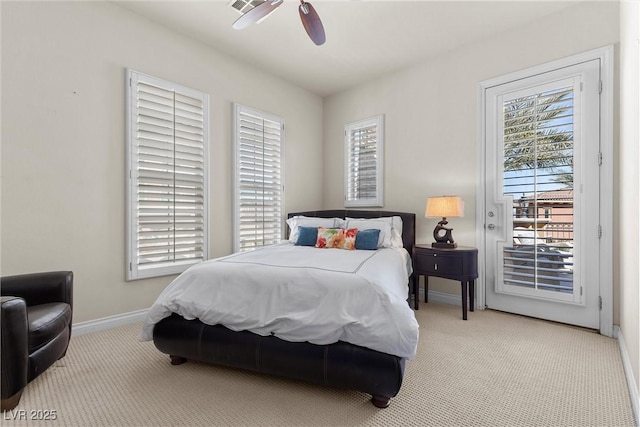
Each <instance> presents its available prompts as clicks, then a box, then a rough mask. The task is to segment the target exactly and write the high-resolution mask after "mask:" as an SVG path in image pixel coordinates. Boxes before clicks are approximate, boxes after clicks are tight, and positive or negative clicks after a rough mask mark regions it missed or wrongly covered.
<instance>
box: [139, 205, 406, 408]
mask: <svg viewBox="0 0 640 427" xmlns="http://www.w3.org/2000/svg"><path fill="white" fill-rule="evenodd" d="M296 217H312V218H327V219H330V218H336V217H337V218H358V219H376V218H378V219H381V218H389V217H399V218H401V219H402V233H401V236H399V238H400V239H401V243H400V244H401V245H402V247H403V248H404V250H406V252H405V251H404V250H403V249H394V250H395V252H397V253H400V252H402V256H403V260H407V261H406V262H407V263H408V266H407V267H405V268H406V270H407V271H405V275H404V276H402V278H403V279H404V284H401V285H400V286H398V284H397V283H394V284H393V286H394V287H393V288H392V289H393V290H391V291H389V292H387V291H381V290H380V289H382V288H383V287H385V286H387V284H386V282H385V281H386V280H387V277H391V276H384V275H385V274H386V273H385V271H386V270H390V271H392V270H393V269H394V268H397V267H394V266H392V264H389V266H388V267H387V266H386V264H384V262H386V258H384V257H387V256H389V257H390V258H389V259H390V260H393V259H394V258H393V257H395V256H396V255H394V254H393V253H392V252H393V251H391V249H392V248H384V249H378V250H374V251H364V250H363V251H342V250H337V249H328V250H324V249H317V248H313V249H312V248H300V247H298V249H293V248H292V247H291V246H293V245H292V244H290V243H287V242H285V243H283V244H281V245H273V247H270V248H269V249H268V250H267V249H265V250H264V256H265V257H267V258H268V257H271V258H272V259H274V260H275V263H276V264H278V263H279V262H280V261H279V260H283V261H282V262H283V263H284V262H285V261H284V259H287V261H286V262H287V263H289V262H292V263H295V262H298V261H296V259H297V258H298V257H297V256H296V255H297V254H298V253H301V254H308V253H311V252H310V251H316V252H313V256H309V255H304V256H303V257H306V259H308V260H309V261H305V263H304V265H305V268H297V267H299V266H298V265H293V266H291V265H289V264H287V265H286V268H284V270H293V271H294V273H293V274H294V275H293V276H291V277H289V276H287V278H286V279H282V280H281V281H282V283H281V284H278V285H277V286H276V285H273V288H274V290H272V291H270V292H271V293H264V292H263V290H262V288H247V289H256V290H255V294H253V292H254V291H253V290H252V291H247V290H246V289H245V288H243V287H242V286H241V285H243V284H244V281H246V282H250V281H256V280H255V277H256V275H259V278H260V279H259V280H257V281H258V282H259V281H261V282H262V285H261V286H262V287H264V288H267V289H269V287H270V286H272V285H271V280H268V278H269V277H270V274H272V273H271V272H270V271H271V270H269V269H272V270H274V271H275V269H274V267H273V265H272V264H269V265H268V266H267V267H266V268H267V270H252V269H253V268H254V267H255V268H262V267H261V266H260V265H259V264H263V263H266V262H267V261H263V258H257V257H258V256H262V255H260V250H255V251H252V252H253V253H249V254H248V255H239V254H233V255H230V256H229V257H223V258H221V259H217V260H211V261H206V262H204V263H201V264H198V266H197V268H194V267H192V268H190V269H189V270H187V272H185V273H183V274H182V275H181V276H179V277H178V278H177V279H176V280H175V281H174V282H173V283H172V284H171V285H170V286H169V287H168V288H167V289H165V291H163V293H162V294H161V295H160V297H159V298H158V300H157V301H156V303H155V304H154V305H153V306H152V308H151V309H150V311H149V314H148V315H147V320H146V321H145V325H144V326H143V336H142V339H143V340H145V339H146V340H148V339H151V337H152V339H153V342H154V344H155V346H156V347H157V348H158V350H160V351H161V352H163V353H166V354H168V355H169V356H170V360H171V363H172V364H173V365H179V364H182V363H184V362H186V361H187V360H194V361H201V362H207V363H213V364H218V365H224V366H229V367H235V368H241V369H247V370H251V371H255V372H261V373H265V374H270V375H276V376H282V377H287V378H292V379H297V380H302V381H307V382H311V383H316V384H321V385H326V386H329V387H337V388H345V389H350V390H355V391H359V392H363V393H367V394H370V395H371V396H372V398H371V401H372V403H373V404H374V405H375V406H376V407H379V408H385V407H387V406H388V405H389V403H390V400H391V398H392V397H394V396H396V395H397V393H398V392H399V390H400V387H401V385H402V379H403V376H404V367H405V361H406V360H407V359H410V358H411V357H413V355H415V350H416V348H417V338H418V332H417V329H418V326H417V322H416V321H415V316H414V315H413V311H412V310H411V309H410V308H409V305H408V296H409V295H411V294H412V293H413V294H414V296H415V297H417V295H416V292H415V288H416V287H415V281H414V280H412V279H413V276H412V274H411V265H410V262H411V261H410V260H411V259H412V258H411V255H412V250H413V245H414V243H415V214H413V213H404V212H391V211H365V210H325V211H306V212H295V213H290V214H289V215H288V218H289V219H291V218H296ZM380 236H382V232H381V233H380ZM381 238H382V237H381ZM291 250H295V251H300V252H295V253H294V254H293V255H291V252H288V251H291ZM304 250H306V251H307V252H303V251H304ZM243 254H247V253H243ZM352 254H353V256H352ZM336 255H342V256H341V258H343V259H341V260H339V261H335V262H336V266H335V267H331V269H330V270H331V271H325V270H327V269H326V268H324V267H322V266H321V264H317V265H316V264H314V263H321V262H323V261H322V259H324V258H325V257H327V259H333V258H331V257H335V256H336ZM352 257H353V260H351V259H352ZM358 257H359V258H358ZM383 260H385V261H383ZM269 262H270V263H271V262H272V261H269ZM331 262H334V261H331ZM393 262H396V261H393ZM232 264H240V265H239V266H238V265H233V266H232ZM338 264H339V265H338ZM396 264H397V262H396ZM393 265H395V264H393ZM354 266H355V267H354ZM380 266H385V267H384V268H383V269H382V270H380ZM232 267H233V268H236V269H238V270H246V273H245V274H246V276H242V275H241V274H240V273H239V272H238V273H235V271H236V270H233V271H234V276H233V278H231V277H232V276H231V275H230V273H229V272H230V271H232V270H230V269H231V268H232ZM238 267H239V268H238ZM214 268H215V269H217V270H213V269H214ZM221 268H222V269H223V270H220V269H221ZM376 268H378V270H375V269H376ZM227 269H228V270H227ZM197 270H202V272H199V271H197ZM301 270H305V272H306V273H305V274H308V276H304V278H302V277H301V276H300V274H302V273H301ZM343 270H344V271H343ZM352 270H353V272H355V271H357V274H351V273H352ZM211 272H216V274H217V275H218V276H221V277H224V279H216V280H215V281H212V282H215V284H214V285H211V286H213V289H215V290H217V291H218V292H215V295H216V296H215V297H212V299H216V300H217V302H216V303H215V304H223V305H225V306H231V307H229V308H230V310H228V312H226V313H222V314H221V313H219V311H216V310H210V305H211V304H214V303H211V302H210V301H208V298H199V297H196V296H192V297H187V296H185V295H189V294H190V293H193V292H195V291H193V290H194V289H197V292H201V291H202V289H204V288H207V287H208V286H209V285H210V283H208V281H209V280H210V278H211V276H210V274H211ZM207 274H209V276H206V275H207ZM235 274H238V277H235ZM273 274H275V273H273ZM287 274H289V273H288V271H287ZM296 274H297V275H296ZM320 274H322V275H329V277H330V278H335V280H333V281H331V283H330V284H329V285H328V286H330V289H331V292H334V291H335V292H343V294H338V293H336V297H335V299H338V300H341V301H342V300H349V299H350V298H352V297H351V296H349V295H350V293H351V294H355V298H353V299H357V300H358V301H363V302H364V304H368V305H369V306H370V309H369V310H368V312H367V310H366V308H365V309H364V310H363V309H362V308H355V307H354V308H353V313H347V314H344V312H345V309H344V308H341V307H337V308H336V307H334V306H337V303H334V300H331V299H330V298H329V297H328V298H329V299H325V298H316V300H315V304H317V306H318V310H317V313H316V312H315V311H314V310H306V311H305V310H303V309H301V310H300V311H299V312H295V313H293V314H288V315H287V316H282V317H283V318H279V317H278V316H276V318H274V317H273V314H272V313H271V311H270V310H271V309H272V307H273V306H278V305H282V304H285V303H286V304H287V305H288V306H294V307H295V306H296V305H295V304H291V302H290V301H289V300H288V298H297V301H303V302H308V301H313V297H312V298H309V295H316V296H317V295H319V294H318V292H327V291H324V290H318V289H317V288H319V287H320V282H319V281H316V279H315V278H314V277H315V276H316V275H320ZM367 274H369V276H371V277H373V276H375V277H382V278H381V279H377V281H378V282H380V283H376V280H375V279H370V278H367ZM361 276H364V278H363V277H361ZM323 280H324V279H323ZM398 280H400V279H397V280H396V279H394V280H393V281H396V282H397V281H398ZM325 281H326V280H325ZM342 281H344V284H345V285H341V284H342ZM300 282H304V283H300ZM230 283H231V284H233V285H230ZM236 283H237V285H236ZM322 286H324V285H322ZM200 288H202V289H200ZM400 288H402V289H400ZM283 289H284V290H286V292H285V291H283ZM354 289H355V291H350V290H354ZM303 290H305V291H304V292H316V293H315V294H313V293H311V294H309V293H302V294H301V295H302V296H300V295H298V294H297V292H303ZM192 291H193V292H192ZM233 292H242V293H236V294H233ZM265 292H266V291H265ZM290 294H291V296H290ZM194 295H200V294H195V293H194ZM400 295H403V296H402V301H401V302H402V304H400V303H399V299H400ZM189 298H190V299H189ZM221 298H222V299H221ZM224 298H226V299H224ZM183 300H188V301H190V302H189V303H183V302H182V301H183ZM176 301H180V303H176ZM205 301H206V302H205ZM287 301H289V302H287ZM327 301H329V302H328V303H327ZM236 303H237V304H236ZM234 304H236V305H237V306H238V309H240V308H241V307H239V305H242V306H249V311H250V312H251V316H253V313H257V314H256V319H253V318H250V319H248V318H247V316H245V315H244V314H243V315H242V316H240V315H238V314H237V313H236V307H234V306H233V305H234ZM304 305H305V304H304V303H303V304H302V306H304ZM185 306H189V309H188V310H187V309H186V308H185ZM205 306H206V310H207V311H203V310H205ZM323 310H328V311H327V312H324V311H323ZM331 310H333V311H331ZM349 310H352V309H351V308H349ZM349 310H347V311H349ZM212 312H215V313H214V314H211V313H212ZM262 312H264V316H263V313H262ZM318 313H322V314H321V315H320V314H318ZM251 316H248V317H251ZM265 316H266V318H267V319H269V320H270V321H267V322H265V320H264V319H265ZM305 316H307V317H309V316H312V317H313V316H315V319H316V321H317V322H319V323H323V325H322V326H323V328H320V327H319V326H318V327H315V326H317V325H310V326H305V327H304V329H303V328H302V327H299V326H298V325H297V324H295V325H294V322H293V321H292V318H297V317H305ZM345 316H347V317H346V320H344V319H339V318H340V317H345ZM348 316H352V317H351V318H349V317H348ZM353 316H356V318H353ZM360 316H361V317H360ZM285 317H286V318H285ZM350 319H351V320H350ZM338 320H340V321H342V322H343V326H339V325H338V326H335V325H333V323H336V322H338ZM325 323H328V324H329V326H333V329H330V331H331V332H330V333H329V332H326V331H325V329H326V328H325V326H326V325H324V324H325ZM223 324H224V325H225V326H223ZM361 324H367V328H368V330H369V331H373V332H367V333H366V337H365V333H362V329H363V326H362V325H361ZM365 338H366V339H365Z"/></svg>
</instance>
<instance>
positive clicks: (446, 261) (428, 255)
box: [413, 245, 478, 320]
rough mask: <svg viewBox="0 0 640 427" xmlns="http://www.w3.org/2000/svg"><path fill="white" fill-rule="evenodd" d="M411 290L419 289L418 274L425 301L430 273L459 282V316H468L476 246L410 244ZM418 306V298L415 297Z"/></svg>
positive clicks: (471, 302) (476, 259)
mask: <svg viewBox="0 0 640 427" xmlns="http://www.w3.org/2000/svg"><path fill="white" fill-rule="evenodd" d="M413 273H414V274H415V282H414V292H416V293H417V292H418V289H419V282H418V280H419V279H420V276H424V302H429V299H428V295H429V276H434V277H441V278H443V279H450V280H457V281H459V282H460V286H461V289H460V290H461V293H462V318H463V319H464V320H467V293H468V301H469V311H473V309H474V294H475V285H476V279H477V278H478V249H476V248H472V247H469V246H459V247H457V248H449V249H445V248H434V247H431V246H428V245H415V246H414V248H413ZM415 309H416V310H417V309H418V298H416V301H415Z"/></svg>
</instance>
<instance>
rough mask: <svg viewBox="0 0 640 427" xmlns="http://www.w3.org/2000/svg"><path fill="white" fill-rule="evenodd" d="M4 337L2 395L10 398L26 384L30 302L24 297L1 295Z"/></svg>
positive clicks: (2, 342) (0, 354)
mask: <svg viewBox="0 0 640 427" xmlns="http://www.w3.org/2000/svg"><path fill="white" fill-rule="evenodd" d="M0 322H2V323H0V325H1V329H2V339H1V347H0V351H1V352H2V353H0V358H1V359H2V362H1V363H2V367H1V369H2V371H1V372H2V398H3V399H7V398H9V397H11V396H13V395H14V394H16V393H17V392H18V391H20V390H22V389H23V388H24V387H25V386H26V385H27V365H28V363H29V354H28V349H27V345H28V328H29V326H28V324H27V305H26V303H25V301H24V299H22V298H17V297H2V298H1V303H0Z"/></svg>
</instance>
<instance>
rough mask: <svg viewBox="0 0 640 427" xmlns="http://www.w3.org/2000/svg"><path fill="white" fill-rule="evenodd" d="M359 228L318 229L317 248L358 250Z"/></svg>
mask: <svg viewBox="0 0 640 427" xmlns="http://www.w3.org/2000/svg"><path fill="white" fill-rule="evenodd" d="M357 233H358V229H357V228H346V229H345V228H324V227H318V239H317V240H316V248H334V249H349V250H353V249H355V248H356V234H357Z"/></svg>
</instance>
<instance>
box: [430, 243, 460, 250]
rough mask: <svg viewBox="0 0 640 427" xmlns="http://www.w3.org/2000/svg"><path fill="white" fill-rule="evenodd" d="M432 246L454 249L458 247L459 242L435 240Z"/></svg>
mask: <svg viewBox="0 0 640 427" xmlns="http://www.w3.org/2000/svg"><path fill="white" fill-rule="evenodd" d="M431 247H432V248H441V249H454V248H457V247H458V244H457V243H445V242H433V243H432V244H431Z"/></svg>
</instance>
